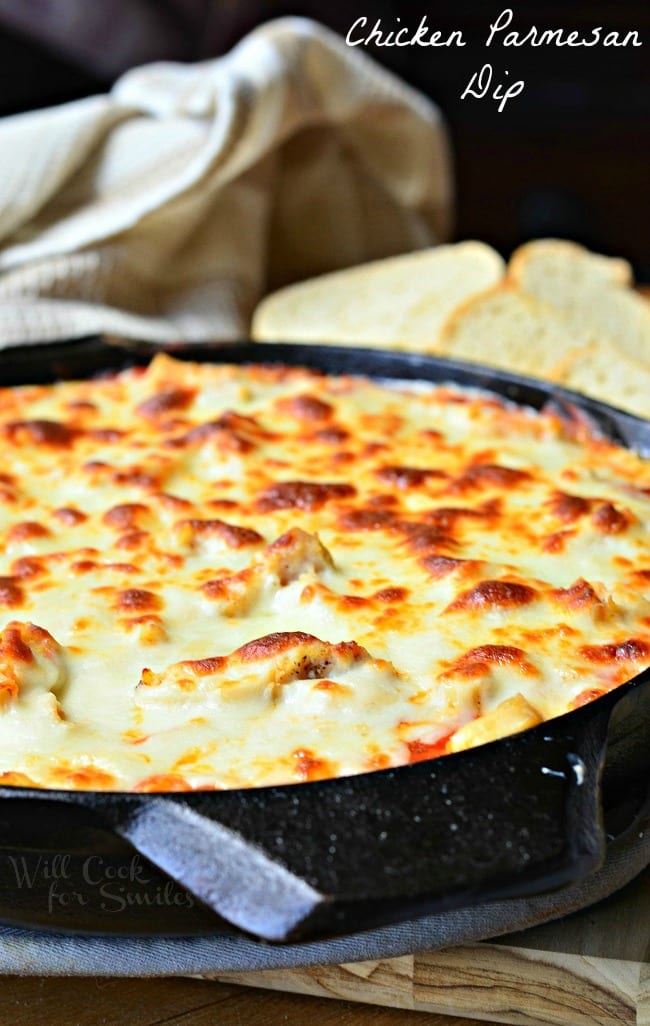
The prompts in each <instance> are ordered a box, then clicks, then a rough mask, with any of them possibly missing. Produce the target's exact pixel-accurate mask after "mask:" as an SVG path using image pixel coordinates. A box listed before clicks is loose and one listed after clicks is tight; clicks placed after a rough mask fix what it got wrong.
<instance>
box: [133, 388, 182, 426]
mask: <svg viewBox="0 0 650 1026" xmlns="http://www.w3.org/2000/svg"><path fill="white" fill-rule="evenodd" d="M194 395H195V392H194V389H189V388H172V389H169V390H168V391H166V392H157V393H156V394H155V395H152V396H150V397H149V398H148V399H145V400H144V402H142V403H140V404H139V405H138V406H136V413H138V414H139V415H140V416H141V417H145V418H146V419H147V420H157V419H158V418H159V417H162V416H164V415H165V414H166V413H169V412H170V411H172V410H184V409H186V408H187V407H188V406H189V405H190V403H191V402H192V400H193V399H194Z"/></svg>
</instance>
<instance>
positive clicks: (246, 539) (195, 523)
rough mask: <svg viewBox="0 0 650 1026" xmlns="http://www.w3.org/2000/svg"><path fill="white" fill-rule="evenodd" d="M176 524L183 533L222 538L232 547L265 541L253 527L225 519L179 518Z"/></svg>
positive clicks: (198, 536)
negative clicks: (241, 525)
mask: <svg viewBox="0 0 650 1026" xmlns="http://www.w3.org/2000/svg"><path fill="white" fill-rule="evenodd" d="M175 526H176V528H178V529H179V530H180V531H181V533H183V532H188V533H189V534H190V535H191V536H192V537H197V538H206V537H216V538H220V539H221V541H223V542H224V544H225V545H227V546H228V548H231V549H243V548H245V547H246V546H248V545H259V544H260V542H263V541H264V538H263V537H262V535H261V534H258V532H257V531H254V530H253V529H252V528H250V527H239V526H237V525H236V524H228V523H226V522H225V521H224V520H195V519H193V520H179V521H177V523H176V525H175Z"/></svg>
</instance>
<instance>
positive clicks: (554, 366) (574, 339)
mask: <svg viewBox="0 0 650 1026" xmlns="http://www.w3.org/2000/svg"><path fill="white" fill-rule="evenodd" d="M593 343H594V338H593V336H592V334H591V333H590V332H586V331H584V330H582V331H580V332H577V333H573V334H572V333H571V332H569V331H568V330H567V326H566V323H565V321H564V320H563V318H562V317H561V315H559V314H557V313H556V312H555V311H554V310H553V308H552V307H549V306H547V305H546V304H545V303H541V302H540V301H539V300H537V299H535V298H534V296H528V295H526V294H525V293H523V292H521V291H519V290H518V289H515V288H514V287H512V286H511V285H509V284H503V285H499V286H497V287H496V288H493V289H490V290H489V291H487V292H484V293H483V294H482V295H480V296H474V297H472V298H471V299H469V300H467V302H465V303H464V304H463V305H462V306H460V307H458V308H457V309H456V310H455V311H454V312H453V313H452V314H451V316H450V317H449V319H448V320H447V322H446V324H445V325H444V326H443V328H442V330H441V333H440V352H441V353H443V354H444V355H445V356H449V357H454V358H456V359H459V360H471V361H474V362H476V363H487V364H491V365H492V366H495V367H501V368H503V369H504V370H512V371H518V372H519V373H521V374H533V375H536V376H537V377H543V378H548V379H550V380H551V381H561V380H562V379H563V377H564V374H565V373H566V367H567V364H570V363H572V362H573V360H574V359H577V357H578V356H579V355H580V353H581V352H584V351H585V350H586V349H588V348H589V347H590V346H591V345H593Z"/></svg>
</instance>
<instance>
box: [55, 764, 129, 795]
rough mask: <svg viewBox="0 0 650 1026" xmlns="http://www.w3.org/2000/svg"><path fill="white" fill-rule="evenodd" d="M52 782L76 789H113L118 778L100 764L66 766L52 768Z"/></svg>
mask: <svg viewBox="0 0 650 1026" xmlns="http://www.w3.org/2000/svg"><path fill="white" fill-rule="evenodd" d="M51 772H52V783H53V784H54V785H55V786H56V785H58V786H60V787H65V788H71V789H72V790H75V791H112V790H114V788H115V786H116V784H117V780H116V778H115V776H114V774H113V773H109V772H108V770H104V769H101V768H100V767H99V766H92V765H91V766H80V767H66V766H65V765H61V766H55V767H54V768H53V769H52V771H51Z"/></svg>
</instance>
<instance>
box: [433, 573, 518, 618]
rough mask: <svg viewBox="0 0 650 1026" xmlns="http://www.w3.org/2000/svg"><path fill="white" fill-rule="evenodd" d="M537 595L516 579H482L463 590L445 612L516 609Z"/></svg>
mask: <svg viewBox="0 0 650 1026" xmlns="http://www.w3.org/2000/svg"><path fill="white" fill-rule="evenodd" d="M536 595H537V592H536V590H535V589H534V588H531V587H530V586H529V585H527V584H519V583H517V582H516V581H481V583H480V584H477V585H476V587H475V588H471V589H470V590H469V591H464V592H461V594H460V595H459V596H458V598H456V599H454V601H453V602H452V603H451V604H450V605H449V606H447V609H446V610H445V612H448V613H449V612H460V611H461V610H468V611H472V610H477V611H479V610H485V609H516V608H517V607H518V606H525V605H528V603H530V602H532V601H533V600H534V599H535V597H536Z"/></svg>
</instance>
